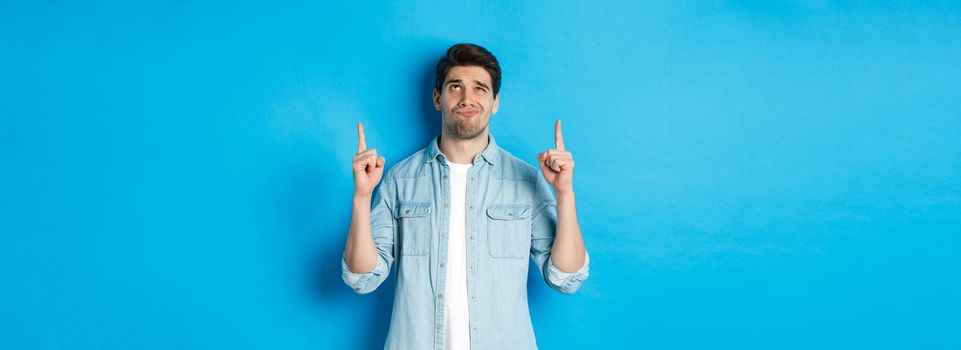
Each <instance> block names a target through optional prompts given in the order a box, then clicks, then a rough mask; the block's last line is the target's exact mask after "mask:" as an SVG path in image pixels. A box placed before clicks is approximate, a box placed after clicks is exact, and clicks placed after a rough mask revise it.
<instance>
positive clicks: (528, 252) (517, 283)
mask: <svg viewBox="0 0 961 350" xmlns="http://www.w3.org/2000/svg"><path fill="white" fill-rule="evenodd" d="M439 138H440V137H439V136H438V137H436V138H434V140H433V142H431V143H430V144H429V145H428V146H427V147H426V148H424V149H422V150H420V151H418V152H417V153H414V154H413V155H411V156H410V157H408V158H407V159H404V160H403V161H401V162H400V163H397V164H396V165H395V166H393V167H392V168H391V169H390V170H388V171H387V174H386V176H384V180H383V181H382V183H381V184H380V186H379V187H378V188H377V190H376V191H375V192H374V196H373V199H372V202H371V218H370V220H371V228H372V234H373V239H374V243H375V245H376V247H377V255H378V257H377V266H376V267H375V268H374V270H373V271H371V272H368V273H364V274H356V273H352V272H351V271H350V269H349V268H348V266H347V262H346V260H344V259H343V258H342V259H341V268H342V277H343V280H344V282H345V283H346V284H347V285H348V286H350V287H351V288H352V289H353V290H354V291H355V292H357V293H360V294H366V293H370V292H372V291H374V290H375V289H377V287H378V286H380V284H381V283H382V282H384V280H385V279H386V278H387V275H388V274H389V273H390V272H391V270H392V267H394V266H396V273H397V284H396V291H395V295H394V310H393V313H392V314H391V321H390V331H389V332H388V335H387V342H386V344H385V345H384V348H385V349H437V350H441V349H443V346H444V339H443V337H444V324H443V323H444V302H445V299H444V290H445V283H446V281H445V278H446V276H447V274H446V270H445V268H446V265H447V264H446V262H447V239H448V238H447V235H448V233H449V232H450V228H449V227H448V225H449V217H450V210H449V207H450V182H449V174H450V169H449V168H448V166H447V162H446V155H444V154H443V153H442V152H441V151H440V149H439V148H438V146H437V142H438V141H439ZM489 141H490V142H489V145H488V146H487V148H486V149H484V151H483V152H481V153H480V154H478V155H477V156H476V157H474V161H473V166H472V167H470V170H469V171H468V174H467V176H468V182H467V203H466V210H467V215H466V224H467V227H466V228H467V229H466V235H467V237H466V239H465V241H466V242H467V264H466V265H467V294H468V296H469V297H470V298H469V304H468V309H469V310H470V315H469V316H470V342H471V348H473V349H536V348H537V343H536V341H535V339H534V329H533V326H532V324H531V317H530V312H529V309H528V306H527V274H528V270H529V264H528V262H527V261H528V260H527V257H528V256H529V257H530V259H531V260H532V261H533V262H534V264H535V265H536V266H537V268H538V270H539V272H540V274H541V276H542V277H544V281H545V282H546V283H547V285H548V286H550V287H551V288H553V289H555V290H557V291H559V292H561V293H565V294H572V293H574V292H576V291H577V289H578V288H579V287H580V285H581V282H582V281H584V280H585V279H586V278H587V276H588V265H589V262H590V259H589V257H586V259H585V262H584V266H583V267H582V268H581V269H580V270H578V271H576V272H573V273H565V272H563V271H561V270H559V269H558V268H557V267H556V266H555V265H554V263H553V261H552V260H551V247H553V245H554V236H555V229H556V227H557V204H556V201H555V200H554V196H553V195H552V194H551V190H550V186H549V185H548V184H547V181H545V180H544V178H543V176H542V175H541V174H540V173H539V172H540V171H539V169H537V168H534V167H533V166H531V165H528V164H527V163H525V162H523V161H521V160H520V159H518V158H516V157H514V156H512V155H511V154H510V153H507V151H504V150H503V149H501V148H499V147H497V144H496V143H495V142H494V137H493V136H491V137H490V138H489Z"/></svg>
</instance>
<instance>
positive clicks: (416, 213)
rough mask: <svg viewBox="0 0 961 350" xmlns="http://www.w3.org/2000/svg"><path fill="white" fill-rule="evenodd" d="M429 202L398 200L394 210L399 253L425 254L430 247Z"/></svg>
mask: <svg viewBox="0 0 961 350" xmlns="http://www.w3.org/2000/svg"><path fill="white" fill-rule="evenodd" d="M430 208H431V204H430V203H424V202H400V203H398V204H397V209H396V210H395V211H394V218H396V219H397V221H398V228H399V231H398V236H400V255H427V252H428V251H429V248H430Z"/></svg>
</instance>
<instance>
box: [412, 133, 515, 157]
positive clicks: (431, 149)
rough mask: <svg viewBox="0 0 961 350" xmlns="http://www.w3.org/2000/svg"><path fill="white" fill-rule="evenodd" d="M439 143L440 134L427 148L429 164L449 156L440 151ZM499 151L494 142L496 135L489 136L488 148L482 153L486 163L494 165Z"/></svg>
mask: <svg viewBox="0 0 961 350" xmlns="http://www.w3.org/2000/svg"><path fill="white" fill-rule="evenodd" d="M439 143H440V135H439V134H438V135H437V136H436V137H434V139H433V140H432V141H431V142H430V145H429V146H427V160H426V162H427V163H430V162H433V161H434V160H435V159H437V157H439V156H442V155H443V156H444V158H447V155H445V154H444V152H441V151H440V147H439V146H438V144H439ZM497 150H498V147H497V142H494V135H491V134H487V148H485V149H484V151H482V152H481V153H480V156H481V158H482V159H484V161H486V162H487V163H489V164H490V165H494V160H495V158H496V157H497Z"/></svg>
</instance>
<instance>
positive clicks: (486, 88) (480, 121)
mask: <svg viewBox="0 0 961 350" xmlns="http://www.w3.org/2000/svg"><path fill="white" fill-rule="evenodd" d="M498 97H499V96H495V95H494V89H493V84H492V83H491V75H490V73H487V70H485V69H484V68H481V67H479V66H455V67H451V68H450V69H449V70H448V71H447V76H446V77H445V78H444V84H443V85H442V86H441V91H437V90H434V108H436V109H437V110H438V111H440V112H441V116H442V117H443V119H444V129H445V130H446V131H447V132H448V135H451V136H452V137H455V138H458V139H472V138H475V137H478V136H480V135H481V134H482V133H483V132H484V130H486V129H487V126H488V125H489V124H490V118H491V114H496V113H497V107H498V102H497V101H498Z"/></svg>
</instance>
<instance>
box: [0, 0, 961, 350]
mask: <svg viewBox="0 0 961 350" xmlns="http://www.w3.org/2000/svg"><path fill="white" fill-rule="evenodd" d="M461 41H470V42H477V43H480V44H482V45H484V46H486V47H488V48H489V49H490V50H492V51H493V52H494V53H495V54H496V55H497V56H498V58H499V59H500V61H501V64H502V66H503V70H504V81H503V89H502V91H501V109H500V113H498V114H497V115H495V116H494V118H493V120H492V127H491V130H492V132H493V134H494V135H495V137H497V140H498V142H499V144H500V145H501V146H503V147H505V148H506V149H507V150H509V151H511V152H512V153H514V154H515V155H517V156H519V157H521V158H523V159H527V160H528V161H530V162H533V161H534V160H535V154H536V153H537V152H541V151H543V150H545V149H547V148H549V147H551V146H552V144H553V143H552V142H553V133H552V132H553V129H552V128H553V120H554V119H557V118H560V119H562V120H563V121H564V127H565V129H564V133H565V139H566V143H567V147H568V148H569V149H570V150H571V151H572V152H573V154H574V156H575V159H576V160H577V173H576V176H575V187H576V189H577V193H578V210H579V215H580V220H581V224H582V225H583V226H582V227H583V231H584V235H585V240H586V243H587V246H588V249H589V250H590V252H591V258H592V259H591V260H592V261H591V262H592V264H591V277H590V279H588V280H587V282H586V283H585V285H584V286H583V288H582V289H581V290H580V292H579V293H578V294H575V295H573V296H566V295H562V294H560V293H557V292H555V291H553V290H550V289H549V288H548V287H547V286H546V285H544V283H543V282H542V281H541V280H540V279H539V278H531V280H530V281H529V286H530V300H531V312H532V317H533V321H534V327H535V330H536V333H537V337H538V342H539V345H540V346H541V347H542V348H546V349H557V348H598V349H603V348H627V347H631V348H652V349H676V348H696V349H703V348H715V349H751V348H755V349H775V348H777V349H788V348H797V349H812V348H817V349H822V348H835V349H844V348H873V349H883V348H892V349H904V348H954V349H957V348H961V339H959V337H958V334H957V330H958V329H961V300H959V295H961V272H959V271H961V270H959V268H958V266H959V265H961V258H959V254H958V250H959V247H961V238H959V232H961V180H959V179H961V65H959V63H958V62H961V6H958V5H957V3H954V4H948V3H947V2H944V3H941V2H881V3H871V4H868V3H864V2H844V1H812V2H793V1H770V2H768V1H760V2H752V1H692V2H686V3H681V2H660V3H647V4H641V3H634V2H627V1H624V2H619V3H612V2H607V3H591V2H580V1H571V2H566V3H563V2H539V3H534V2H529V3H521V2H514V1H477V2H462V3H434V2H428V1H411V2H397V3H376V4H375V3H370V4H367V3H360V2H358V3H357V4H349V3H348V2H344V3H339V4H338V3H322V2H313V4H310V3H308V4H297V3H285V4H274V3H267V2H264V3H259V4H258V3H253V2H239V3H238V2H222V3H200V2H191V1H149V2H143V3H140V4H136V5H133V4H127V3H116V4H96V5H94V4H81V3H72V2H66V1H38V2H26V1H2V2H0V118H2V124H0V164H2V171H0V348H2V349H215V348H225V349H227V348H230V349H315V348H330V349H354V348H360V349H374V348H379V347H381V346H382V345H383V341H384V338H385V336H386V332H387V326H388V320H389V314H390V308H391V303H392V297H393V287H394V281H393V278H391V280H389V281H388V282H387V284H385V285H383V286H382V287H381V288H380V289H378V290H377V291H376V292H374V293H373V294H370V295H363V296H361V295H356V294H354V293H353V292H352V291H351V290H350V289H349V288H347V287H346V286H345V285H343V282H342V281H341V277H340V267H339V259H340V254H341V252H342V249H343V243H344V238H345V236H346V228H347V224H348V220H349V214H350V213H349V209H350V207H349V203H350V196H351V192H352V182H351V175H350V165H349V164H350V159H351V156H352V155H353V153H354V152H355V150H356V134H355V129H354V125H355V123H356V122H357V121H363V122H364V123H365V125H366V126H367V138H368V145H369V146H370V147H376V148H377V149H378V150H379V151H380V152H381V153H382V154H383V155H385V156H386V158H387V162H388V165H393V164H394V163H396V162H397V161H399V160H401V159H403V158H404V157H406V156H407V155H409V154H411V153H412V152H414V151H416V150H418V149H420V148H422V147H423V146H424V145H425V144H426V143H427V142H428V140H429V138H430V137H431V136H433V135H434V134H435V133H436V132H438V130H439V123H440V122H439V115H438V114H437V112H436V111H434V110H433V106H432V105H431V103H430V91H431V88H432V81H433V76H432V73H433V71H432V69H433V65H434V64H435V62H436V59H437V58H438V57H439V56H440V55H441V54H442V53H443V52H444V50H445V49H446V48H447V47H448V46H449V45H451V44H453V43H456V42H461ZM532 272H533V271H532Z"/></svg>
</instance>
